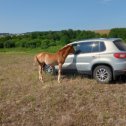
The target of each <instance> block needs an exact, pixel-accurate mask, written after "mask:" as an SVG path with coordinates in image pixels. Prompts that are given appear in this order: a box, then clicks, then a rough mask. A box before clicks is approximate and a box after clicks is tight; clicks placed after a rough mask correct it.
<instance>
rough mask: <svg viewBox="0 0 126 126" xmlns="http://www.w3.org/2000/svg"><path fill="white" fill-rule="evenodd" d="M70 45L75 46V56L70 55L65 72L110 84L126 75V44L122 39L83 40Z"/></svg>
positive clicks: (64, 68) (64, 65) (65, 64)
mask: <svg viewBox="0 0 126 126" xmlns="http://www.w3.org/2000/svg"><path fill="white" fill-rule="evenodd" d="M70 45H73V46H74V49H75V54H70V55H68V57H67V58H66V60H65V63H64V64H63V68H62V70H63V71H67V72H70V73H75V72H78V73H82V74H89V75H91V76H92V77H93V78H95V79H96V80H97V81H98V82H100V83H109V82H110V81H112V80H113V79H116V77H117V76H118V75H121V74H125V72H126V44H125V43H124V42H123V41H122V40H121V39H120V38H109V39H106V38H98V39H89V40H81V41H75V42H72V43H70ZM57 69H58V67H57V66H56V67H55V70H57Z"/></svg>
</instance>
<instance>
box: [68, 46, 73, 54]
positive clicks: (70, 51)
mask: <svg viewBox="0 0 126 126" xmlns="http://www.w3.org/2000/svg"><path fill="white" fill-rule="evenodd" d="M68 46H69V48H70V50H69V54H70V53H74V52H75V50H74V48H73V46H72V45H68Z"/></svg>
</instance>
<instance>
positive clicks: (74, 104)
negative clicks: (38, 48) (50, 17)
mask: <svg viewBox="0 0 126 126" xmlns="http://www.w3.org/2000/svg"><path fill="white" fill-rule="evenodd" d="M0 125H1V126H126V84H125V83H120V82H116V83H114V84H98V83H97V82H96V81H95V80H93V79H89V78H87V77H84V76H80V75H76V76H73V75H69V76H67V75H62V83H61V84H58V83H57V76H50V75H45V83H41V82H39V80H38V70H37V66H34V65H33V55H28V54H4V53H1V54H0Z"/></svg>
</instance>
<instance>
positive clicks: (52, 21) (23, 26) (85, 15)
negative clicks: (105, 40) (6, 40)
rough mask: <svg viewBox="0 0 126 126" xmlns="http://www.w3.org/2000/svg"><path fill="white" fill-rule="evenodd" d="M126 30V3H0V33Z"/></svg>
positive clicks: (33, 0)
mask: <svg viewBox="0 0 126 126" xmlns="http://www.w3.org/2000/svg"><path fill="white" fill-rule="evenodd" d="M117 27H119V28H120V27H126V0H0V33H25V32H32V31H60V30H67V29H73V30H99V29H111V28H117Z"/></svg>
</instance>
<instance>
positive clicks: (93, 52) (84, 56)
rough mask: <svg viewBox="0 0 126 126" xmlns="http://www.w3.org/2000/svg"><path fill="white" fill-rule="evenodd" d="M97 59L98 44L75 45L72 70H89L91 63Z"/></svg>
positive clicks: (84, 43)
mask: <svg viewBox="0 0 126 126" xmlns="http://www.w3.org/2000/svg"><path fill="white" fill-rule="evenodd" d="M97 58H99V42H83V43H79V44H78V45H77V49H76V55H75V57H74V67H75V68H74V69H77V71H78V72H82V73H83V72H88V71H90V70H91V66H92V62H93V61H94V60H95V59H97Z"/></svg>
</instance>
